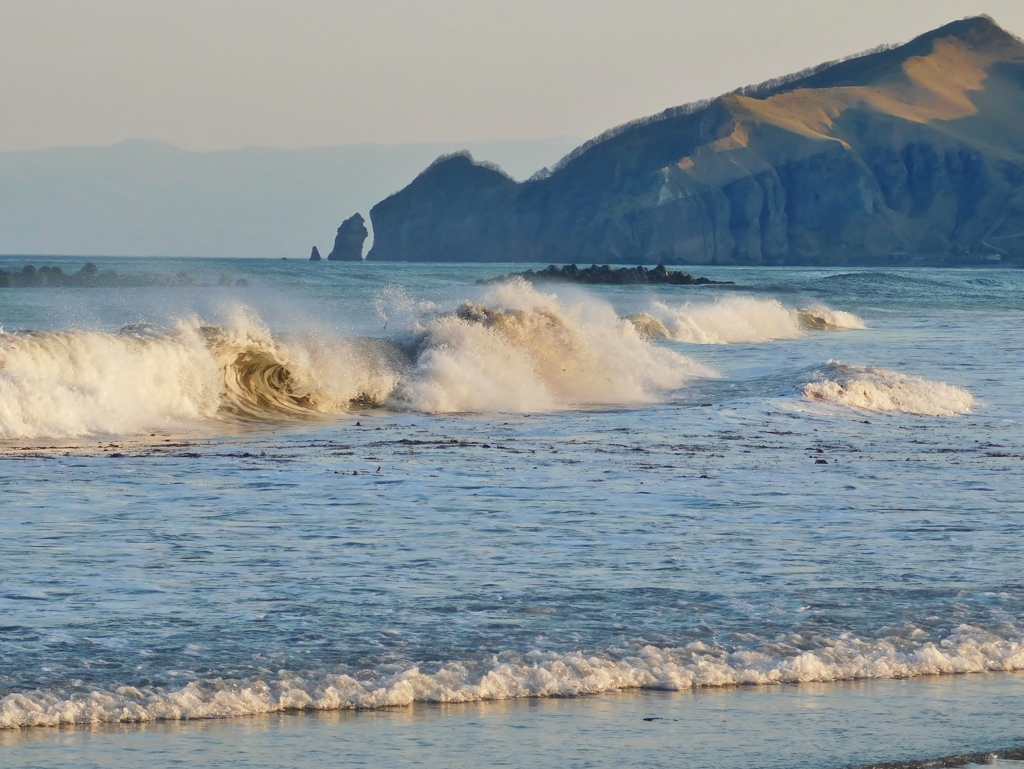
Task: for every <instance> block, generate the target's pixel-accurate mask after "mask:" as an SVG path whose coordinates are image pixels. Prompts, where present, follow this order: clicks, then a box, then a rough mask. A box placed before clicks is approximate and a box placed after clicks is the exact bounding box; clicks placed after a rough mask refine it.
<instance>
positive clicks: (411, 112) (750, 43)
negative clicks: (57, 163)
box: [0, 0, 1024, 151]
mask: <svg viewBox="0 0 1024 769" xmlns="http://www.w3.org/2000/svg"><path fill="white" fill-rule="evenodd" d="M978 13H989V14H990V15H992V16H993V17H995V19H996V20H997V21H998V22H999V23H1001V24H1002V25H1003V26H1004V27H1006V28H1007V29H1009V30H1010V31H1012V32H1014V33H1016V34H1018V35H1024V0H843V1H842V2H834V1H833V0H675V1H672V0H372V1H370V0H368V1H366V2H362V1H358V0H159V2H157V1H155V0H0V110H2V113H0V114H2V118H0V151H3V150H15V149H34V148H40V147H52V146H63V145H81V144H109V143H113V142H116V141H120V140H122V139H127V138H145V139H162V140H165V141H168V142H171V143H173V144H177V145H179V146H182V147H186V148H189V149H199V150H205V149H228V148H235V147H241V146H244V145H264V146H276V147H306V146H324V145H336V144H348V143H354V142H386V143H396V142H414V141H428V140H471V139H475V140H486V139H530V138H539V137H547V136H562V135H567V136H576V137H581V138H587V137H590V136H592V135H594V134H597V133H600V132H601V131H602V130H604V129H605V128H608V127H610V126H612V125H615V124H618V123H621V122H623V121H625V120H629V119H631V118H634V117H638V116H641V115H645V114H649V113H652V112H656V111H659V110H661V109H663V108H665V107H668V106H671V105H674V104H680V103H683V102H686V101H692V100H694V99H698V98H703V97H707V96H714V95H717V94H719V93H721V92H724V91H727V90H730V89H732V88H735V87H737V86H741V85H745V84H748V83H751V82H755V81H760V80H764V79H767V78H769V77H774V76H777V75H781V74H785V73H787V72H790V71H793V70H797V69H801V68H803V67H805V66H809V65H813V64H816V63H818V62H820V61H823V60H826V59H832V58H837V57H840V56H843V55H846V54H851V53H855V52H858V51H861V50H863V49H865V48H870V47H873V46H875V45H877V44H879V43H884V42H901V41H904V40H907V39H909V38H911V37H913V36H914V35H916V34H918V33H921V32H924V31H927V30H929V29H931V28H933V27H936V26H939V25H940V24H943V23H945V22H947V21H951V20H953V19H957V18H961V17H963V16H967V15H975V14H978Z"/></svg>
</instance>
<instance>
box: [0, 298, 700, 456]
mask: <svg viewBox="0 0 1024 769" xmlns="http://www.w3.org/2000/svg"><path fill="white" fill-rule="evenodd" d="M396 303H397V305H398V307H397V308H396V307H395V306H394V305H395V304H396ZM377 305H378V307H377V309H378V311H379V312H381V314H382V315H384V317H385V318H388V317H389V316H388V315H387V314H385V312H386V311H390V312H391V316H390V317H393V318H401V319H402V320H404V321H405V323H406V324H407V325H406V327H404V328H401V329H396V330H395V333H393V334H392V336H391V337H390V338H388V339H367V338H341V339H339V338H337V337H331V336H324V335H320V334H315V333H312V334H304V335H291V336H287V337H281V338H279V337H277V336H275V335H273V334H271V333H270V331H269V330H268V329H267V328H266V327H265V326H264V325H263V324H262V323H261V322H260V320H259V319H258V318H256V317H254V316H252V315H251V314H248V313H246V312H244V311H239V312H236V313H234V315H233V316H232V317H231V319H230V320H229V321H228V322H227V323H224V324H222V325H219V326H210V325H205V324H203V323H202V322H200V321H199V320H198V319H192V320H189V321H186V322H182V323H180V324H179V325H178V326H177V327H176V328H174V329H170V330H160V329H156V328H153V327H148V326H135V327H130V328H126V329H123V330H122V331H121V332H120V333H116V334H109V333H99V332H87V331H59V332H26V333H3V332H2V331H0V438H8V439H10V438H41V437H70V436H77V435H92V434H118V435H123V434H132V433H141V432H145V431H147V430H151V429H159V428H180V427H183V426H186V425H188V424H190V423H195V422H207V423H209V422H211V421H215V420H220V421H223V420H232V419H236V420H237V419H243V420H257V421H258V420H280V419H301V418H307V417H310V416H312V415H316V414H340V413H344V412H346V411H349V410H350V409H351V408H352V407H353V406H354V405H355V406H359V407H365V406H390V407H393V408H398V409H413V410H419V411H427V412H464V411H477V412H498V411H505V412H508V411H512V412H514V411H527V410H529V411H540V410H553V409H565V408H574V407H578V406H586V405H594V404H622V405H626V404H635V403H645V402H651V401H654V400H657V399H658V398H659V397H660V395H661V393H662V392H663V391H665V390H670V389H676V388H679V387H681V386H682V385H683V384H685V383H686V382H687V381H688V380H689V379H692V378H693V377H695V376H701V375H708V374H710V373H711V372H710V371H709V370H708V369H706V368H704V367H701V366H699V365H697V364H695V363H694V362H693V361H691V360H689V359H688V358H685V357H684V356H682V355H679V354H678V353H676V352H674V351H671V350H667V349H664V348H660V347H658V346H656V345H653V344H651V343H650V342H649V340H647V339H646V338H644V337H642V336H641V335H640V334H639V333H638V332H637V331H636V329H635V328H634V326H633V325H632V324H631V323H629V322H628V321H624V320H621V319H619V318H618V317H617V316H616V315H615V313H614V311H613V310H612V309H611V307H610V306H609V305H607V304H604V303H602V302H599V301H597V300H590V299H583V300H580V301H579V302H578V303H577V304H574V305H566V304H563V303H562V302H561V301H559V300H558V299H557V298H556V297H554V296H551V295H548V294H543V293H540V292H538V291H536V290H535V289H533V288H532V287H531V286H529V284H526V283H525V282H522V281H519V282H513V283H510V284H505V285H501V286H497V287H495V288H494V289H492V290H491V291H490V292H489V293H488V294H487V295H486V296H484V298H483V299H482V300H481V301H480V302H478V303H470V302H465V303H463V304H462V305H461V306H459V307H458V308H457V309H456V310H454V311H450V312H441V311H438V310H437V308H436V307H434V306H433V305H431V304H429V303H416V302H414V301H413V300H411V299H410V298H409V297H408V296H407V295H405V294H404V293H403V292H401V291H398V290H391V291H389V292H386V293H385V294H382V296H381V297H380V298H379V300H378V302H377Z"/></svg>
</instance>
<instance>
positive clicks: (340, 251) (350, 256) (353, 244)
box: [327, 214, 370, 262]
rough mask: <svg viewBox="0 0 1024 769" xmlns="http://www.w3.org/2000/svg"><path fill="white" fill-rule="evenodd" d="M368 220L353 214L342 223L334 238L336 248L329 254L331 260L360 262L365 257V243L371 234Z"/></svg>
mask: <svg viewBox="0 0 1024 769" xmlns="http://www.w3.org/2000/svg"><path fill="white" fill-rule="evenodd" d="M369 234H370V233H369V232H368V231H367V229H366V220H365V219H363V217H362V215H361V214H353V215H352V216H350V217H349V218H348V219H346V220H345V221H343V222H342V223H341V226H340V227H339V228H338V236H337V237H336V238H335V239H334V250H333V251H331V253H330V254H329V255H328V256H327V261H329V262H358V261H360V260H361V259H362V258H363V243H364V242H365V241H366V238H367V237H368V236H369Z"/></svg>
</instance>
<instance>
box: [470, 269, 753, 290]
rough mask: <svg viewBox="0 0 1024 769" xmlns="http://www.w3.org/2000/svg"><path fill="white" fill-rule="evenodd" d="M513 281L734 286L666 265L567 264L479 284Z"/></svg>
mask: <svg viewBox="0 0 1024 769" xmlns="http://www.w3.org/2000/svg"><path fill="white" fill-rule="evenodd" d="M514 278H522V279H523V280H528V281H530V282H531V283H534V282H544V281H565V282H569V283H584V284H588V285H615V286H626V285H635V284H650V285H670V286H725V285H728V286H731V285H733V283H732V281H719V280H710V279H708V278H695V277H694V276H693V275H690V274H689V273H686V272H679V271H672V270H669V269H668V268H667V267H665V265H663V264H659V265H658V266H657V267H655V268H654V269H652V270H648V269H647V268H646V267H619V268H615V267H612V266H611V265H607V264H605V265H602V266H600V267H598V266H597V265H596V264H592V265H591V266H590V267H584V268H583V269H580V268H579V267H577V266H576V265H575V264H567V265H565V266H564V267H556V266H555V265H553V264H552V265H549V266H548V267H547V269H544V270H526V271H525V272H511V273H509V274H508V275H501V276H499V277H497V278H490V279H489V280H484V279H481V280H478V281H477V285H486V284H489V283H502V282H505V281H508V280H512V279H514Z"/></svg>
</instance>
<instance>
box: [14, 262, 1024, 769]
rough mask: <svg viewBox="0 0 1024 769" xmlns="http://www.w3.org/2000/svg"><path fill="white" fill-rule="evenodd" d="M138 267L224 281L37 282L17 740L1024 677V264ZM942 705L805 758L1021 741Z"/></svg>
mask: <svg viewBox="0 0 1024 769" xmlns="http://www.w3.org/2000/svg"><path fill="white" fill-rule="evenodd" d="M71 267H73V265H72V264H71V263H70V262H69V268H71ZM101 267H113V268H114V269H117V270H118V271H121V272H131V271H132V270H138V271H142V270H147V271H152V270H159V271H164V272H167V273H172V272H177V271H178V270H182V269H184V270H187V271H190V272H192V273H194V274H195V275H197V276H199V277H200V278H201V279H202V282H204V283H206V284H209V287H208V288H202V287H199V288H195V287H191V288H186V287H167V286H165V287H154V288H144V289H118V288H104V289H88V288H79V289H70V288H69V289H18V290H14V289H10V290H4V291H3V293H0V324H2V326H3V332H2V333H0V439H2V441H0V447H2V451H3V456H4V458H3V459H0V511H2V512H0V564H3V566H2V569H0V730H6V731H5V732H2V733H3V734H5V735H6V737H5V738H4V742H3V743H2V744H0V748H2V749H4V750H5V751H6V752H8V755H11V756H15V755H17V754H18V751H19V746H20V748H21V749H22V750H28V747H26V746H28V745H30V744H31V745H35V746H37V747H38V738H33V739H31V740H29V742H25V740H28V739H29V738H28V737H26V736H25V735H27V734H29V733H33V734H39V733H50V732H52V733H54V734H59V732H58V731H56V730H46V729H43V730H42V731H41V732H40V729H39V728H41V727H53V726H60V725H74V724H113V723H149V722H160V723H166V722H173V723H176V722H179V721H181V720H183V719H208V718H228V717H243V716H253V715H257V714H278V713H287V712H294V711H317V712H320V713H322V714H323V713H330V712H339V711H346V710H353V709H361V710H373V709H380V708H394V707H397V708H405V709H408V708H413V709H415V707H417V703H420V704H422V703H474V702H486V701H508V700H513V699H520V698H526V699H530V698H550V697H563V698H564V697H569V698H574V697H579V696H581V695H594V694H603V695H608V694H610V693H616V692H619V693H621V692H629V691H639V692H644V691H647V692H651V691H668V692H688V693H693V692H699V691H703V690H715V691H723V692H724V691H726V690H725V689H723V688H722V687H733V686H736V685H779V684H807V683H808V682H816V684H825V685H827V686H833V687H834V689H833V690H831V692H832V693H831V694H830V695H829V696H830V697H831V698H832V700H833V701H845V700H842V698H843V697H844V696H845V695H844V692H852V691H853V690H849V689H844V688H843V687H844V686H847V685H846V684H840V683H836V682H851V681H864V680H867V679H871V680H875V681H878V682H883V681H891V680H897V679H899V680H904V679H913V678H920V677H935V676H951V675H954V674H961V673H975V674H976V673H986V674H992V673H999V674H1000V675H1001V676H1003V678H1001V677H1000V676H999V675H997V676H995V677H994V678H993V677H991V676H989V677H978V678H977V681H978V682H980V683H976V684H974V685H973V688H972V689H971V691H972V692H986V691H994V690H993V689H991V688H986V687H995V686H1003V684H998V683H992V682H999V681H1016V680H1017V678H1016V676H1014V675H1013V672H1014V671H1018V670H1024V588H1022V586H1021V577H1020V563H1021V553H1022V545H1024V535H1022V534H1021V526H1020V523H1021V497H1022V491H1024V472H1022V471H1024V431H1022V429H1021V422H1020V415H1021V413H1022V412H1024V391H1022V389H1021V386H1020V381H1021V371H1022V366H1021V362H1022V360H1024V356H1022V351H1024V341H1022V339H1024V337H1022V333H1021V332H1022V331H1024V322H1022V320H1021V318H1022V315H1021V312H1022V310H1024V274H1021V273H1019V272H1014V271H994V270H984V271H945V272H944V271H932V270H917V271H903V272H898V271H896V272H879V271H842V270H830V271H822V270H800V269H762V270H756V269H737V268H733V269H726V268H709V269H707V270H704V271H701V274H707V275H708V276H709V277H711V278H717V279H726V280H733V281H735V282H736V285H735V286H702V287H639V286H625V287H603V288H589V289H587V290H582V289H580V288H578V287H571V286H564V285H551V284H547V285H546V284H540V285H538V286H535V287H531V286H530V285H528V284H525V283H521V282H512V283H508V284H498V285H491V286H485V287H480V286H476V285H474V281H475V279H476V278H478V277H491V276H493V275H495V274H498V273H501V272H507V271H509V269H511V266H509V265H494V266H480V265H474V266H470V267H467V266H460V267H456V266H436V265H431V266H413V265H404V266H402V265H398V266H396V265H367V264H356V265H349V264H333V263H331V264H326V263H320V264H310V263H305V262H258V261H230V260H195V261H174V260H146V261H142V260H110V261H109V263H107V264H101ZM222 272H223V273H227V274H228V277H229V278H230V280H223V279H220V277H219V273H222ZM236 278H244V279H245V280H246V281H247V282H248V285H247V286H242V287H231V286H221V285H218V284H225V283H233V282H234V280H235V279H236ZM922 680H933V678H927V679H923V678H922ZM775 688H776V689H778V686H775ZM783 688H784V687H783ZM798 689H799V687H797V690H798ZM759 690H760V689H759V688H758V687H757V686H754V688H749V687H741V688H739V689H735V690H733V691H732V693H731V694H730V695H729V696H730V697H733V698H742V697H744V696H752V695H751V692H753V691H759ZM857 691H858V692H860V693H858V694H856V695H855V694H853V693H851V694H850V695H849V696H850V697H851V698H852V699H850V700H849V702H851V703H853V702H855V701H856V702H861V701H862V700H863V697H864V696H865V695H864V694H863V691H862V690H857ZM873 691H875V694H874V695H871V696H870V697H868V700H869V701H871V702H877V703H884V702H886V701H888V700H887V699H886V698H887V697H888V696H889V695H888V694H886V692H888V691H889V690H888V689H886V688H885V687H884V686H881V687H880V688H878V689H877V690H873ZM965 691H966V690H965ZM808 696H810V695H808ZM857 697H860V698H862V699H861V700H857ZM871 697H874V698H875V699H872V698H871ZM965 697H966V701H967V702H968V704H967V705H965V706H964V709H966V710H965V712H966V711H969V710H970V706H969V703H970V702H971V701H977V700H978V698H980V697H983V695H982V694H972V695H970V696H966V695H965ZM972 698H973V699H972ZM604 701H605V702H606V707H607V708H611V709H612V710H613V711H614V710H615V707H616V703H619V704H620V706H621V710H620V711H615V712H621V713H622V714H623V716H622V717H623V718H626V717H627V715H626V714H633V715H635V713H634V711H635V709H636V708H635V707H634V706H626V705H622V704H621V702H624V701H620V700H616V699H607V696H606V698H605V700H604ZM735 701H736V702H746V701H743V700H742V699H735ZM793 701H794V702H798V701H800V697H799V696H796V697H794V699H793ZM581 702H585V701H581ZM672 707H680V706H678V705H673V706H672ZM687 707H689V706H687ZM799 707H800V706H798V705H793V708H795V710H794V711H793V713H794V715H793V718H794V719H795V718H797V715H796V710H798V709H799ZM851 707H852V705H851ZM858 712H860V711H858ZM776 715H777V714H776ZM474 717H481V714H480V712H477V713H476V714H475V716H474ZM629 717H632V716H629ZM444 718H445V719H449V720H448V721H446V723H447V726H446V727H445V728H447V729H451V728H454V727H453V726H452V724H455V725H456V726H457V725H458V724H460V723H463V722H464V721H465V719H466V718H467V716H466V715H465V714H461V715H460V714H459V713H452V714H449V715H446V716H444ZM752 718H754V717H753V716H752ZM1006 718H1007V719H1009V718H1010V714H1006ZM460 719H463V721H460ZM541 720H542V721H543V719H541ZM755 720H756V719H755ZM905 721H906V724H905V728H904V729H903V731H902V734H903V737H902V738H901V739H899V740H896V741H894V742H893V743H892V744H889V745H887V744H885V743H884V742H880V743H879V744H878V745H877V747H876V753H875V754H869V753H863V751H862V752H860V753H858V752H856V751H854V750H853V749H852V748H851V750H850V751H849V752H847V753H841V754H834V753H827V754H826V753H821V754H820V755H818V757H817V759H815V754H813V751H812V752H811V753H807V754H806V755H805V754H804V753H801V754H800V755H801V756H803V758H801V759H800V760H806V761H807V762H809V763H807V765H809V766H814V765H836V766H841V765H844V764H849V763H851V762H853V761H855V760H856V761H861V759H863V760H864V761H871V760H885V759H889V758H900V759H914V758H920V759H925V758H928V757H930V756H933V755H942V754H944V753H947V752H958V751H959V752H969V751H971V750H985V749H989V748H1000V747H1005V745H1004V744H1003V743H1006V745H1012V744H1014V740H1018V738H1022V737H1024V735H1022V734H1013V733H1009V732H1006V730H1003V731H1000V730H999V728H996V732H995V734H994V735H993V734H986V735H984V738H985V739H986V740H989V742H987V743H985V744H981V743H980V742H979V740H981V739H982V735H980V734H979V733H978V732H977V730H975V731H974V732H972V733H971V734H965V736H964V739H963V740H962V741H961V742H962V745H961V744H960V743H956V744H954V743H949V744H946V743H942V744H940V743H939V742H934V741H932V742H930V741H929V740H931V738H930V737H929V738H927V739H926V736H925V735H926V732H925V731H924V730H923V727H921V729H920V730H919V731H920V733H919V734H918V735H917V738H916V741H915V739H914V734H915V728H916V727H915V726H914V725H913V719H911V718H909V717H907V718H906V719H905ZM229 723H230V722H229ZM318 723H319V726H317V727H316V728H317V729H321V730H322V729H325V728H326V729H345V728H347V727H345V725H344V724H335V725H334V726H325V722H322V721H321V722H318ZM1009 723H1011V722H1010V721H1009V720H1007V724H1009ZM418 728H419V727H418ZM1006 728H1007V729H1009V728H1010V727H1008V726H1007V727H1006ZM381 729H383V730H384V731H385V732H386V731H387V730H386V729H384V727H383V726H382V727H381ZM1004 732H1005V734H1004ZM382 733H384V732H382ZM14 734H17V735H19V737H18V739H14V738H13V737H12V736H11V735H14ZM221 734H224V732H223V730H222V731H221ZM237 734H238V735H244V734H245V731H244V729H242V727H239V731H238V732H237ZM1001 734H1002V735H1003V736H1005V739H996V738H997V737H998V736H999V735H1001ZM971 735H974V736H973V737H972V736H971ZM121 736H122V737H123V735H121ZM108 738H110V739H115V740H116V739H117V738H118V735H116V734H110V735H108ZM241 738H242V737H240V739H241ZM55 739H56V738H55ZM124 739H128V738H124ZM992 739H995V744H992V743H991V740H992ZM1018 741H1019V742H1021V743H1024V739H1019V740H1018ZM954 742H955V741H954ZM931 745H934V750H933V751H930V748H929V746H931ZM911 746H912V747H911ZM65 747H66V746H65ZM76 749H77V748H76ZM83 750H84V748H83ZM907 751H911V752H910V754H909V755H908V753H907ZM26 755H27V754H26ZM737 756H738V757H737V758H736V759H735V762H734V763H729V762H728V761H726V762H725V763H723V764H722V765H736V766H742V765H752V764H753V765H766V766H767V765H771V766H787V765H796V761H797V760H796V758H795V756H796V754H795V753H794V754H793V755H792V756H789V757H787V755H786V754H785V752H784V751H783V752H781V753H780V752H775V753H773V755H772V756H771V757H766V756H764V755H762V753H760V752H758V749H757V745H756V744H751V745H750V747H749V750H748V751H747V752H746V753H743V752H742V751H740V753H737ZM752 757H758V758H757V759H756V760H754V759H752ZM513 758H514V757H513ZM598 758H600V757H598ZM677 758H678V759H679V760H678V762H677V763H678V764H679V765H698V764H689V763H687V754H686V751H685V750H683V749H681V748H679V752H678V756H677ZM723 760H724V759H723ZM729 760H730V761H731V760H732V759H729ZM816 760H817V761H819V763H815V761H816ZM295 761H296V762H299V763H301V761H299V759H295ZM309 761H311V762H312V761H314V759H313V758H309ZM821 761H824V762H826V763H824V764H822V763H820V762H821ZM837 762H838V763H837ZM512 763H513V764H515V761H514V760H513V761H512ZM699 765H706V764H699Z"/></svg>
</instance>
